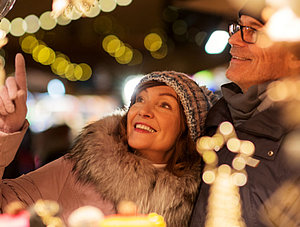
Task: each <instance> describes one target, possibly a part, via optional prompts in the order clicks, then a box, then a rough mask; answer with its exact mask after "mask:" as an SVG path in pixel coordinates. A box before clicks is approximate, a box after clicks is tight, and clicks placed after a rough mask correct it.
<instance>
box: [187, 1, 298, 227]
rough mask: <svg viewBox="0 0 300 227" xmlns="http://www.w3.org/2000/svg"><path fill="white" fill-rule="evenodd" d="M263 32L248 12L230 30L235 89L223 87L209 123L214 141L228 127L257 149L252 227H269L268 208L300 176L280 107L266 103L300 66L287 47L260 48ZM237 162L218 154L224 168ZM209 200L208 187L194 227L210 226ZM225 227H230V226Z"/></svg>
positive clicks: (250, 199) (247, 197)
mask: <svg viewBox="0 0 300 227" xmlns="http://www.w3.org/2000/svg"><path fill="white" fill-rule="evenodd" d="M250 4H251V1H250ZM264 26H265V24H264V21H263V20H262V19H261V17H260V12H256V14H255V13H253V12H251V11H248V8H247V6H245V7H243V9H242V10H241V11H240V14H239V19H238V22H237V23H234V24H231V25H230V26H229V33H230V38H229V43H230V45H231V50H230V54H231V55H232V58H231V61H230V65H229V67H228V69H227V72H226V76H227V78H228V79H230V80H231V81H232V82H233V83H229V84H225V85H223V86H222V93H223V98H221V99H220V100H219V101H218V102H217V103H216V104H215V105H214V106H213V107H212V109H211V110H210V111H209V113H208V117H207V120H206V135H209V136H212V135H213V134H214V133H215V132H216V129H217V127H218V126H219V124H220V123H222V122H224V121H229V122H231V123H232V124H233V125H234V128H235V130H236V133H237V137H238V138H239V139H241V140H249V141H252V142H253V143H254V144H255V154H254V158H255V159H256V160H258V162H259V163H258V165H257V166H256V167H255V168H254V167H250V166H247V167H246V171H247V174H248V180H247V183H246V185H244V186H243V187H241V188H240V196H241V200H242V216H243V219H244V222H245V224H246V225H247V226H248V227H260V226H266V224H265V222H262V221H261V218H260V216H259V215H260V214H259V210H260V209H264V202H265V201H266V200H267V199H268V198H269V197H270V196H271V195H272V194H273V193H274V192H275V191H276V190H277V189H278V188H279V187H280V186H281V185H282V184H283V182H285V181H286V180H287V179H288V178H290V177H292V176H294V175H295V176H296V175H298V176H299V175H300V174H299V169H297V170H296V169H292V168H290V166H289V164H288V163H287V162H286V158H285V152H283V149H282V143H283V141H284V138H285V136H286V134H287V133H288V132H289V128H288V127H287V126H286V125H285V124H284V123H282V121H281V117H280V114H279V110H278V109H277V108H276V106H274V105H272V103H271V102H270V101H268V100H269V99H267V98H266V88H267V85H268V84H269V83H270V82H272V81H274V80H278V79H282V78H287V77H294V76H297V75H300V60H299V58H297V57H296V56H295V55H294V54H293V53H292V52H291V51H290V49H289V48H287V46H286V43H273V44H272V45H271V46H267V47H264V46H261V45H260V42H261V40H262V39H263V38H264V37H265V34H264V33H263V28H264ZM295 29H296V28H295ZM298 29H300V28H298ZM234 156H235V154H234V153H232V152H230V151H229V150H228V149H227V147H223V148H222V149H221V150H220V151H219V152H218V159H219V165H220V164H229V165H231V163H232V159H233V157H234ZM208 196H209V186H208V185H207V184H205V183H204V182H203V183H202V185H201V186H200V191H199V195H198V200H197V203H196V205H195V208H194V212H193V215H192V218H191V223H190V226H191V227H197V226H205V220H206V215H207V204H208V202H207V201H208ZM282 199H283V200H284V198H282ZM287 218H290V219H293V218H297V217H287ZM298 218H299V216H298ZM266 219H267V217H266ZM292 223H294V225H293V226H299V225H298V224H299V223H300V220H292ZM295 223H298V224H295ZM223 226H227V225H226V223H224V225H223ZM274 226H279V225H274ZM280 226H281V225H280Z"/></svg>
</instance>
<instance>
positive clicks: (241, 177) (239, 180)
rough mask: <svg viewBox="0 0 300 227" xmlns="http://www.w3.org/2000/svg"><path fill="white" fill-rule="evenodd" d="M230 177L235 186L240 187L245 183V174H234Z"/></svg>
mask: <svg viewBox="0 0 300 227" xmlns="http://www.w3.org/2000/svg"><path fill="white" fill-rule="evenodd" d="M231 177H232V181H233V183H234V184H235V185H236V186H239V187H242V186H244V185H245V184H246V183H247V175H246V174H245V173H241V172H236V173H233V174H232V176H231Z"/></svg>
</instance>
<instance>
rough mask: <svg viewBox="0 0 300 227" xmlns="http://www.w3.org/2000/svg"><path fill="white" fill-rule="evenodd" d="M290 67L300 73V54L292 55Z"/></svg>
mask: <svg viewBox="0 0 300 227" xmlns="http://www.w3.org/2000/svg"><path fill="white" fill-rule="evenodd" d="M289 66H290V68H291V69H292V70H296V71H297V72H299V73H300V53H298V54H297V55H295V54H294V53H290V57H289Z"/></svg>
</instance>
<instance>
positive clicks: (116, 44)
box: [106, 39, 122, 54]
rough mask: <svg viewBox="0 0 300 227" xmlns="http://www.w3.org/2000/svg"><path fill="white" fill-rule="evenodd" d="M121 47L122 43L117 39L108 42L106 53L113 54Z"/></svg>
mask: <svg viewBox="0 0 300 227" xmlns="http://www.w3.org/2000/svg"><path fill="white" fill-rule="evenodd" d="M121 45H122V42H121V40H119V39H112V40H111V41H109V42H108V43H107V47H106V48H107V50H106V51H107V52H108V53H110V54H111V53H115V52H116V51H117V50H118V49H120V47H121Z"/></svg>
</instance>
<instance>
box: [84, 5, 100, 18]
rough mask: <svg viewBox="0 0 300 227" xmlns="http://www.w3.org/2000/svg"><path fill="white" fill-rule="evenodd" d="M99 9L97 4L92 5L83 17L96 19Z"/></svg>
mask: <svg viewBox="0 0 300 227" xmlns="http://www.w3.org/2000/svg"><path fill="white" fill-rule="evenodd" d="M100 11H101V9H100V6H99V4H94V5H93V6H92V7H91V8H90V10H89V11H87V12H85V13H84V15H85V16H87V17H91V18H93V17H96V16H98V15H99V13H100Z"/></svg>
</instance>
